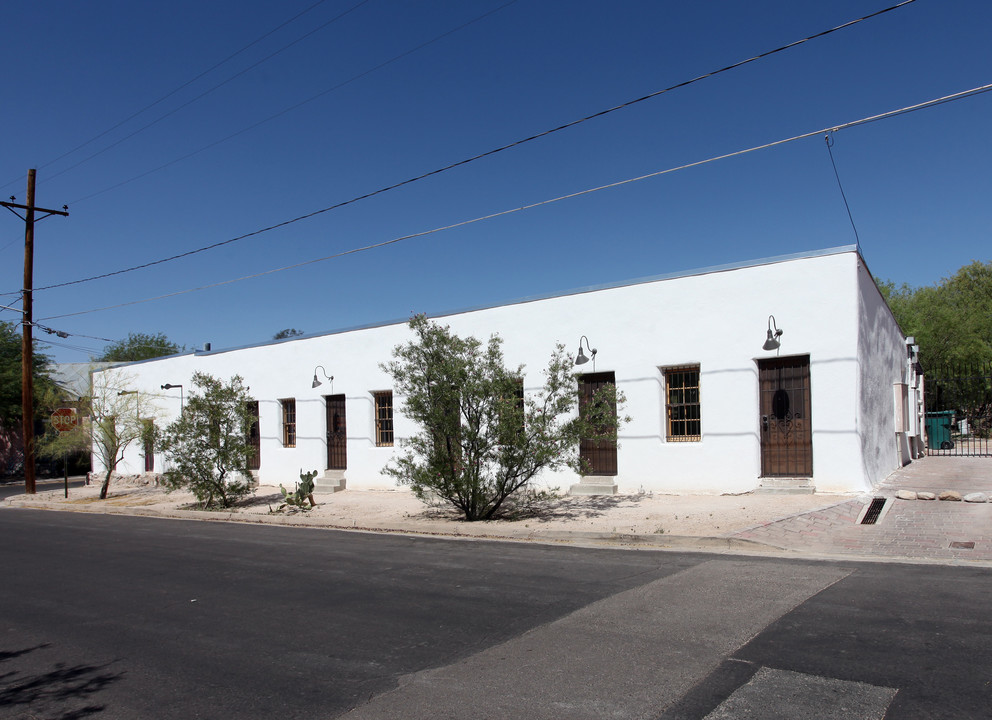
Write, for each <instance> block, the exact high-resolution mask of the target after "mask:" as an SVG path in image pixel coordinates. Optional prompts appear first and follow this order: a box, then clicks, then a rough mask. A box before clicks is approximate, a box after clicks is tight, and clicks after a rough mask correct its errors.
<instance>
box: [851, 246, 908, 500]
mask: <svg viewBox="0 0 992 720" xmlns="http://www.w3.org/2000/svg"><path fill="white" fill-rule="evenodd" d="M858 284H859V287H860V292H859V298H860V303H859V304H860V307H859V314H860V318H859V333H858V366H859V377H858V431H859V436H860V439H861V452H862V457H863V464H864V469H863V472H864V483H865V486H866V487H871V485H873V484H874V483H877V482H878V481H880V480H882V479H883V478H885V477H886V476H887V475H888V474H889V473H890V472H892V471H893V470H895V469H896V468H898V467H901V466H902V465H903V464H905V463H906V462H909V461H910V459H911V458H910V455H909V443H908V433H907V432H903V433H901V434H898V435H897V433H896V413H897V412H898V413H900V414H901V413H902V412H903V409H902V408H901V407H897V406H896V403H895V393H894V391H893V385H894V384H895V383H910V382H911V381H913V378H910V377H908V373H907V370H908V364H907V351H906V338H905V336H904V335H903V334H902V331H901V330H900V329H899V325H898V324H897V323H896V321H895V318H894V317H893V315H892V311H891V310H889V307H888V305H886V304H885V300H884V299H883V298H882V294H881V293H880V292H879V291H878V288H877V287H876V285H875V281H874V280H873V279H872V276H871V273H870V272H869V271H868V268H867V267H866V266H865V265H864V263H863V262H862V263H859V264H858Z"/></svg>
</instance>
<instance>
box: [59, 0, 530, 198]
mask: <svg viewBox="0 0 992 720" xmlns="http://www.w3.org/2000/svg"><path fill="white" fill-rule="evenodd" d="M516 2H518V0H509V2H505V3H503V4H502V5H500V6H498V7H496V8H493V9H492V10H489V11H488V12H485V13H483V14H482V15H479V16H477V17H474V18H472V19H471V20H469V21H468V22H464V23H462V24H461V25H459V26H457V27H454V28H452V29H450V30H446V31H445V32H443V33H441V34H440V35H437V36H436V37H434V38H431V39H430V40H428V41H426V42H423V43H420V44H419V45H417V46H416V47H413V48H410V49H409V50H406V51H404V52H402V53H400V54H399V55H394V56H393V57H391V58H390V59H389V60H385V61H383V62H381V63H379V64H378V65H376V66H375V67H372V68H369V69H368V70H364V71H362V72H360V73H358V74H357V75H353V76H352V77H350V78H348V79H347V80H343V81H342V82H339V83H338V84H337V85H334V86H333V87H330V88H327V89H326V90H322V91H321V92H319V93H317V94H316V95H311V96H310V97H308V98H307V99H305V100H301V101H300V102H298V103H295V104H293V105H290V106H289V107H286V108H284V109H282V110H280V111H279V112H277V113H275V114H273V115H269V116H268V117H266V118H263V119H262V120H259V121H257V122H255V123H252V124H251V125H248V126H247V127H244V128H242V129H240V130H238V131H237V132H233V133H231V134H230V135H227V136H225V137H222V138H220V139H219V140H215V141H214V142H212V143H209V144H207V145H204V146H203V147H201V148H199V149H197V150H194V151H192V152H190V153H187V154H185V155H182V156H181V157H178V158H174V159H173V160H170V161H169V162H167V163H164V164H162V165H159V166H157V167H154V168H152V169H151V170H146V171H145V172H143V173H140V174H138V175H135V176H134V177H131V178H128V179H127V180H122V181H121V182H119V183H116V184H114V185H110V186H109V187H105V188H103V189H102V190H97V191H96V192H94V193H90V194H89V195H84V196H83V197H81V198H79V199H77V200H74V201H73V203H71V204H78V203H81V202H85V201H87V200H92V199H93V198H95V197H98V196H100V195H103V194H104V193H108V192H110V191H112V190H116V189H117V188H120V187H123V186H124V185H128V184H130V183H132V182H135V181H137V180H141V179H142V178H146V177H148V176H149V175H153V174H154V173H157V172H159V171H160V170H165V169H166V168H170V167H172V166H173V165H176V164H178V163H181V162H183V161H184V160H189V159H190V158H191V157H195V156H196V155H199V154H200V153H202V152H206V151H207V150H211V149H212V148H215V147H217V146H218V145H222V144H224V143H226V142H227V141H228V140H233V139H234V138H236V137H240V136H241V135H244V134H245V133H246V132H250V131H252V130H254V129H255V128H258V127H261V126H262V125H265V124H266V123H269V122H271V121H273V120H276V119H278V118H281V117H282V116H283V115H287V114H289V113H291V112H293V111H295V110H299V109H300V108H301V107H303V106H304V105H308V104H309V103H312V102H314V101H315V100H319V99H320V98H322V97H324V96H325V95H328V94H330V93H332V92H335V91H337V90H340V89H341V88H343V87H345V86H347V85H350V84H351V83H353V82H355V81H357V80H361V79H362V78H363V77H366V76H368V75H371V74H372V73H374V72H378V71H379V70H382V69H383V68H385V67H387V66H389V65H392V64H393V63H394V62H396V61H398V60H402V59H403V58H405V57H407V56H408V55H412V54H413V53H415V52H419V51H420V50H423V49H424V48H426V47H428V46H430V45H433V44H434V43H436V42H438V41H440V40H443V39H444V38H446V37H448V36H449V35H453V34H455V33H456V32H459V31H461V30H464V29H465V28H467V27H469V26H470V25H473V24H475V23H477V22H479V21H480V20H484V19H485V18H487V17H489V16H490V15H493V14H495V13H497V12H499V11H500V10H503V9H505V8H507V7H509V6H510V5H513V4H515V3H516Z"/></svg>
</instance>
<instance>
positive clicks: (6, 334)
mask: <svg viewBox="0 0 992 720" xmlns="http://www.w3.org/2000/svg"><path fill="white" fill-rule="evenodd" d="M48 364H49V358H48V356H47V355H45V354H44V353H42V352H40V350H39V346H38V344H37V343H35V344H34V349H33V351H32V367H31V372H32V377H33V380H34V383H33V384H34V388H35V398H38V397H41V395H42V394H44V393H45V392H47V391H50V390H54V389H55V383H54V382H52V380H51V378H50V377H49V376H48ZM41 411H42V408H41V405H40V403H39V402H38V401H37V400H36V401H35V403H34V412H35V417H36V418H37V417H38V416H39V413H40V412H41ZM21 414H22V413H21V333H20V332H19V331H18V329H17V327H16V326H15V325H14V324H13V323H9V322H3V321H0V425H3V426H4V427H8V428H11V427H17V426H18V423H20V421H21Z"/></svg>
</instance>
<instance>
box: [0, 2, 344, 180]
mask: <svg viewBox="0 0 992 720" xmlns="http://www.w3.org/2000/svg"><path fill="white" fill-rule="evenodd" d="M325 2H327V0H317V2H315V3H314V4H312V5H310V6H309V7H307V8H306V9H304V10H301V11H300V12H298V13H296V15H294V16H293V17H291V18H289V20H286V21H285V22H283V23H281V24H279V25H277V26H276V27H274V28H272V29H271V30H269V31H268V32H266V33H264V34H263V35H260V36H259V37H257V38H255V39H254V40H252V41H251V42H250V43H248V44H247V45H245V46H244V47H242V48H241V49H240V50H236V51H235V52H233V53H231V54H230V55H228V56H227V57H226V58H224V59H223V60H221V61H220V62H217V63H215V64H213V65H211V66H210V67H208V68H207V69H206V70H203V71H202V72H200V73H198V74H197V75H195V76H194V77H192V78H190V79H189V80H187V81H186V82H184V83H183V84H182V85H180V86H179V87H177V88H175V89H174V90H171V91H169V92H167V93H166V94H165V95H163V96H162V97H160V98H159V99H158V100H155V101H154V102H152V103H149V104H148V105H145V106H144V107H143V108H141V109H140V110H136V111H135V112H133V113H131V114H130V115H128V116H127V117H126V118H124V119H123V120H121V121H120V122H118V123H116V124H115V125H112V126H111V127H109V128H107V129H106V130H104V131H103V132H101V133H98V134H97V135H94V136H93V137H91V138H90V139H89V140H87V141H86V142H84V143H82V144H80V145H77V146H76V147H74V148H73V149H71V150H67V151H66V152H64V153H62V154H61V155H59V156H58V157H57V158H55V159H53V160H49V161H48V162H46V163H44V164H42V165H39V166H38V169H44V168H46V167H49V166H51V165H54V164H55V163H57V162H58V161H59V160H61V159H62V158H65V157H68V156H69V155H72V154H73V153H75V152H77V151H79V150H82V149H83V148H84V147H86V146H87V145H90V144H92V143H94V142H96V141H97V140H99V139H100V138H102V137H104V136H105V135H108V134H109V133H111V132H113V131H114V130H116V129H117V128H119V127H121V126H122V125H125V124H127V123H128V122H130V121H131V120H133V119H134V118H136V117H138V116H139V115H142V114H144V113H145V112H147V111H148V110H151V109H152V108H153V107H155V106H156V105H158V104H160V103H162V102H164V101H166V100H168V99H169V98H170V97H172V96H173V95H175V94H176V93H178V92H179V91H181V90H184V89H185V88H187V87H189V86H190V85H192V84H193V83H195V82H196V81H197V80H199V79H200V78H202V77H204V76H206V75H209V74H210V73H212V72H213V71H214V70H216V69H217V68H219V67H221V66H222V65H225V64H226V63H228V62H230V61H231V60H233V59H234V58H236V57H237V56H238V55H240V54H241V53H243V52H245V51H246V50H248V49H249V48H251V47H254V46H255V45H257V44H258V43H260V42H262V40H264V39H265V38H267V37H269V36H270V35H272V34H274V33H276V32H278V31H279V30H282V29H283V28H284V27H286V26H287V25H289V24H290V23H292V22H293V21H295V20H297V19H298V18H301V17H303V16H304V15H306V14H307V13H308V12H310V11H311V10H313V9H314V8H316V7H317V6H318V5H323V4H324V3H325ZM20 180H21V178H15V179H14V180H11V181H10V182H8V183H5V184H4V185H3V186H2V187H7V186H9V185H12V184H14V183H15V182H18V181H20Z"/></svg>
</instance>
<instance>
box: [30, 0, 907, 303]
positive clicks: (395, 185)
mask: <svg viewBox="0 0 992 720" xmlns="http://www.w3.org/2000/svg"><path fill="white" fill-rule="evenodd" d="M913 2H916V0H903V1H902V2H900V3H897V4H896V5H892V6H890V7H887V8H885V9H884V10H879V11H877V12H874V13H871V14H869V15H865V16H863V17H860V18H857V19H856V20H850V21H848V22H846V23H843V24H841V25H837V26H836V27H833V28H830V29H829V30H824V31H822V32H819V33H816V34H814V35H809V36H807V37H805V38H803V39H802V40H796V41H794V42H791V43H789V44H788V45H782V46H781V47H778V48H776V49H774V50H769V51H767V52H763V53H761V54H759V55H754V56H752V57H750V58H747V59H746V60H741V61H739V62H736V63H734V64H732V65H727V66H726V67H723V68H721V69H719V70H714V71H712V72H708V73H705V74H703V75H698V76H696V77H694V78H692V79H691V80H685V81H683V82H680V83H677V84H675V85H671V86H669V87H667V88H664V89H663V90H657V91H655V92H652V93H649V94H648V95H644V96H642V97H639V98H637V99H635V100H629V101H627V102H625V103H622V104H620V105H615V106H613V107H611V108H608V109H606V110H601V111H599V112H596V113H593V114H592V115H587V116H585V117H583V118H580V119H578V120H573V121H571V122H568V123H565V124H564V125H559V126H558V127H555V128H552V129H550V130H545V131H543V132H540V133H537V134H535V135H531V136H529V137H526V138H524V139H522V140H517V141H514V142H511V143H508V144H506V145H502V146H500V147H497V148H495V149H493V150H488V151H486V152H484V153H480V154H478V155H474V156H472V157H469V158H466V159H463V160H459V161H458V162H454V163H451V164H449V165H445V166H443V167H440V168H438V169H436V170H431V171H430V172H426V173H423V174H421V175H417V176H416V177H412V178H409V179H407V180H403V181H402V182H397V183H393V184H392V185H388V186H386V187H383V188H380V189H378V190H374V191H372V192H368V193H365V194H363V195H358V196H356V197H353V198H351V199H350V200H344V201H342V202H339V203H335V204H334V205H330V206H328V207H325V208H321V209H320V210H314V211H313V212H309V213H306V214H305V215H300V216H298V217H295V218H292V219H290V220H284V221H282V222H279V223H276V224H274V225H269V226H267V227H264V228H261V229H259V230H255V231H253V232H250V233H245V234H244V235H238V236H237V237H233V238H230V239H228V240H221V241H219V242H215V243H211V244H210V245H205V246H203V247H199V248H194V249H193V250H188V251H186V252H183V253H179V254H176V255H171V256H169V257H165V258H161V259H159V260H153V261H151V262H147V263H141V264H140V265H133V266H131V267H127V268H122V269H120V270H114V271H112V272H108V273H101V274H100V275H93V276H91V277H86V278H81V279H79V280H70V281H68V282H63V283H56V284H54V285H46V286H44V287H40V288H37V290H51V289H53V288H60V287H67V286H69V285H78V284H80V283H85V282H91V281H93V280H102V279H105V278H108V277H113V276H115V275H122V274H124V273H128V272H133V271H135V270H141V269H144V268H148V267H153V266H155V265H161V264H162V263H167V262H172V261H173V260H179V259H181V258H184V257H189V256H191V255H196V254H197V253H201V252H206V251H207V250H214V249H216V248H219V247H223V246H224V245H230V244H231V243H234V242H238V241H240V240H245V239H247V238H250V237H255V236H256V235H261V234H263V233H266V232H270V231H272V230H277V229H279V228H283V227H286V226H288V225H292V224H294V223H297V222H300V221H302V220H308V219H310V218H312V217H315V216H317V215H321V214H323V213H326V212H330V211H332V210H337V209H339V208H342V207H345V206H346V205H351V204H354V203H356V202H359V201H361V200H367V199H368V198H371V197H375V196H376V195H381V194H383V193H385V192H389V191H391V190H395V189H397V188H400V187H403V186H405V185H410V184H411V183H415V182H418V181H420V180H424V179H426V178H429V177H432V176H434V175H440V174H441V173H443V172H447V171H448V170H453V169H454V168H457V167H461V166H462V165H467V164H469V163H471V162H475V161H476V160H481V159H482V158H485V157H489V156H491V155H495V154H497V153H500V152H503V151H505V150H509V149H511V148H515V147H519V146H520V145H523V144H525V143H529V142H531V141H533V140H537V139H539V138H543V137H547V136H548V135H552V134H554V133H557V132H561V131H562V130H566V129H568V128H571V127H575V126H576V125H579V124H581V123H584V122H588V121H589V120H593V119H595V118H600V117H603V116H605V115H608V114H610V113H613V112H617V111H618V110H622V109H625V108H629V107H631V106H633V105H636V104H638V103H641V102H644V101H646V100H650V99H651V98H655V97H658V96H659V95H663V94H665V93H668V92H671V91H673V90H676V89H678V88H682V87H686V86H688V85H692V84H693V83H696V82H699V81H701V80H705V79H706V78H710V77H713V76H715V75H719V74H721V73H725V72H728V71H729V70H733V69H735V68H738V67H741V66H742V65H747V64H748V63H752V62H755V61H757V60H760V59H762V58H766V57H769V56H771V55H774V54H776V53H780V52H783V51H785V50H788V49H790V48H794V47H797V46H798V45H802V44H803V43H806V42H809V41H810V40H814V39H817V38H821V37H824V36H826V35H829V34H831V33H834V32H837V31H839V30H842V29H844V28H848V27H851V26H853V25H857V24H858V23H861V22H864V21H865V20H868V19H871V18H874V17H878V16H880V15H883V14H885V13H888V12H891V11H893V10H896V9H897V8H901V7H904V6H906V5H909V4H910V3H913Z"/></svg>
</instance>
